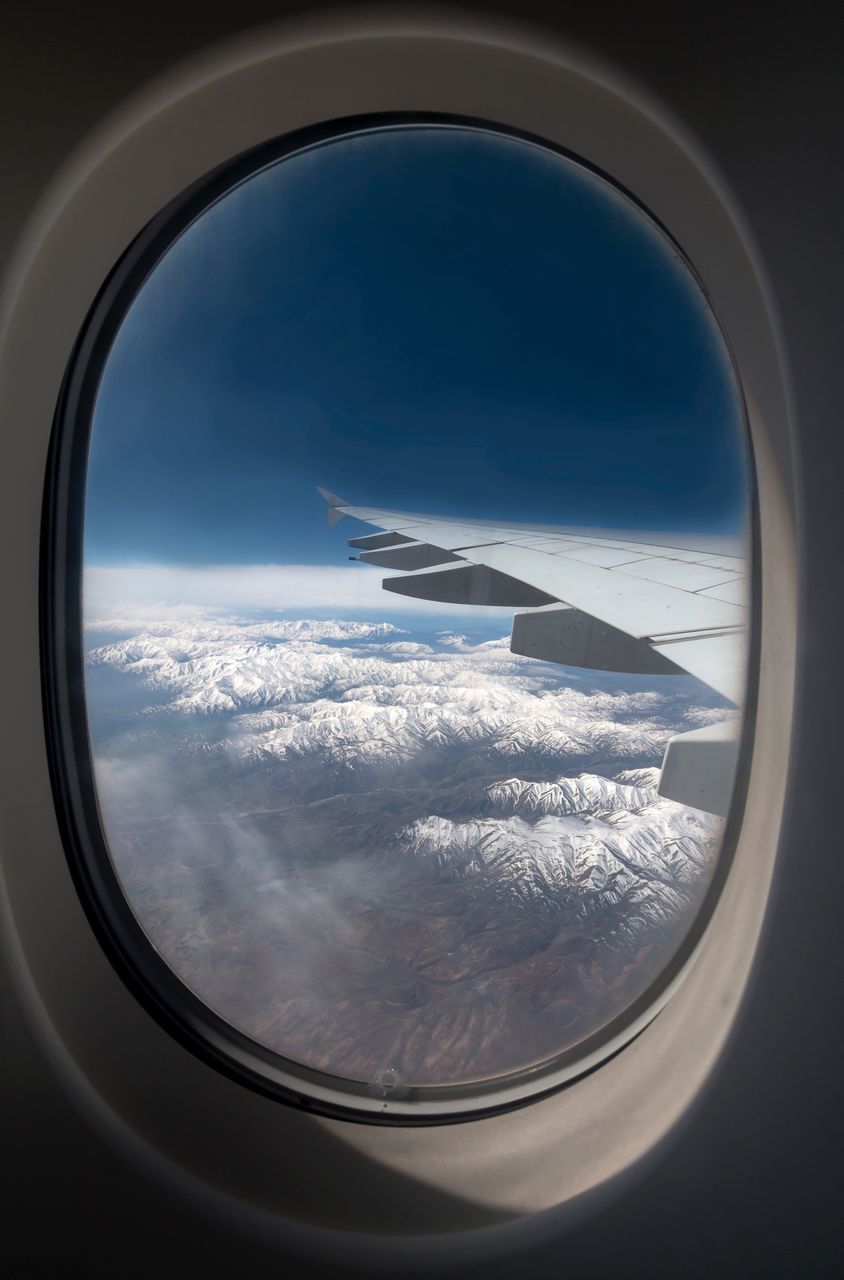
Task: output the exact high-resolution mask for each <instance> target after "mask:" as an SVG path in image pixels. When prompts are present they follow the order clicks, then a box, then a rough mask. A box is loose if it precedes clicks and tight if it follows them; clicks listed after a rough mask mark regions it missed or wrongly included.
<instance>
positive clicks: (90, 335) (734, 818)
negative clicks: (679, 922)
mask: <svg viewBox="0 0 844 1280" xmlns="http://www.w3.org/2000/svg"><path fill="white" fill-rule="evenodd" d="M414 126H418V127H425V126H427V127H443V128H449V127H455V128H472V129H481V130H484V131H487V132H493V133H498V134H501V135H504V136H510V137H515V138H519V139H521V140H522V141H525V142H529V143H531V144H533V145H537V146H539V147H542V148H544V149H545V150H549V151H551V152H553V153H557V154H559V155H562V156H564V157H566V158H567V159H569V160H571V161H573V162H575V163H577V164H578V165H580V166H581V167H583V168H585V169H586V170H588V171H589V172H591V173H593V174H594V175H596V176H597V177H598V178H600V179H601V180H602V181H604V182H606V183H608V184H609V185H610V186H611V187H612V188H613V189H614V190H617V191H621V192H622V194H623V195H625V196H626V197H627V199H628V200H630V201H631V202H632V203H633V204H634V205H635V206H636V207H637V208H638V209H639V210H640V211H641V212H642V213H643V215H644V216H646V217H647V218H648V219H649V220H650V221H651V222H652V223H653V224H654V225H655V226H657V228H658V229H659V230H660V232H661V233H662V234H663V235H664V236H665V237H666V238H667V239H668V242H669V243H670V245H671V247H672V248H673V250H674V251H675V253H677V254H678V256H679V257H680V258H681V260H682V261H683V263H684V265H685V267H686V269H687V270H689V271H690V272H691V274H692V276H693V278H694V279H695V281H696V282H697V285H698V288H699V289H700V291H701V293H702V296H703V298H704V300H705V301H706V303H707V304H708V306H709V309H710V313H711V315H712V317H713V319H714V322H715V324H716V325H717V326H718V328H719V330H720V332H721V335H722V339H723V341H724V344H725V347H726V349H727V351H728V352H729V353H730V358H731V362H732V367H733V375H734V378H735V384H736V388H737V393H738V395H739V396H740V398H741V407H742V416H743V419H744V423H745V433H744V434H745V441H746V445H747V450H748V476H749V484H750V500H751V524H752V528H751V531H750V542H751V548H750V550H751V566H752V572H751V608H750V625H749V638H750V643H749V654H748V679H747V692H746V699H745V705H744V709H743V722H742V735H741V742H740V749H739V763H738V768H737V773H736V787H735V791H734V795H733V800H732V804H731V808H730V813H729V816H728V819H727V823H726V826H725V831H724V835H723V838H722V844H721V848H720V851H719V854H718V857H717V861H716V865H715V871H714V874H713V876H712V880H711V882H710V885H709V887H708V889H707V891H706V893H705V896H704V899H703V901H702V903H701V905H700V907H699V909H698V911H697V914H696V916H695V917H694V919H693V921H692V923H691V925H690V927H689V929H688V930H687V933H686V935H685V937H684V939H683V941H682V943H681V944H680V946H679V948H678V950H677V952H676V953H675V955H674V956H673V957H672V959H671V960H670V961H669V963H668V964H667V965H666V967H665V969H663V970H662V971H661V972H660V974H659V975H658V976H657V978H655V979H654V980H653V982H652V983H651V984H650V985H649V987H648V988H647V989H646V990H645V991H644V992H643V993H642V994H641V996H639V997H638V998H637V999H636V1000H635V1001H633V1002H632V1003H631V1004H630V1005H629V1006H628V1007H627V1008H626V1009H625V1010H623V1011H622V1012H621V1013H620V1014H618V1015H617V1016H616V1017H615V1018H614V1019H613V1020H612V1021H611V1022H610V1023H608V1024H607V1025H606V1026H605V1027H603V1028H601V1029H600V1030H599V1031H597V1032H595V1033H593V1035H592V1036H590V1037H587V1038H586V1039H585V1040H584V1041H582V1042H581V1043H580V1044H578V1045H575V1046H574V1047H572V1048H571V1049H569V1050H566V1051H564V1052H563V1053H561V1054H559V1055H556V1056H555V1057H554V1058H552V1059H549V1060H547V1061H546V1062H545V1063H543V1064H541V1065H540V1066H537V1067H533V1068H527V1069H523V1070H521V1071H517V1072H513V1073H510V1074H508V1075H506V1076H501V1077H498V1078H496V1079H494V1080H491V1081H488V1082H483V1083H478V1084H471V1085H457V1086H425V1087H423V1088H419V1089H414V1090H409V1091H406V1092H403V1093H399V1094H397V1095H396V1096H392V1097H391V1096H386V1097H385V1096H383V1094H380V1095H379V1093H378V1092H373V1090H371V1089H370V1088H368V1087H367V1086H366V1085H364V1084H361V1085H358V1084H357V1082H354V1081H347V1080H344V1079H339V1078H335V1077H331V1076H328V1075H327V1074H326V1073H322V1072H317V1071H314V1070H312V1069H310V1068H308V1067H306V1066H304V1065H303V1064H299V1063H295V1062H293V1061H292V1060H288V1059H285V1058H283V1057H281V1056H280V1055H278V1054H276V1053H274V1052H273V1051H272V1050H269V1049H266V1048H265V1047H264V1046H262V1045H260V1044H258V1043H257V1042H256V1041H253V1040H252V1039H251V1038H249V1037H248V1036H246V1035H245V1034H244V1033H243V1032H241V1031H239V1030H238V1029H237V1028H236V1027H234V1026H233V1025H232V1024H230V1023H228V1022H227V1021H225V1020H224V1019H223V1018H222V1017H220V1016H219V1015H218V1014H216V1013H215V1012H214V1011H213V1010H212V1009H210V1008H209V1007H208V1006H207V1005H205V1004H204V1002H203V1001H201V1000H200V999H199V997H197V996H196V995H194V993H193V992H191V991H190V989H189V988H188V987H186V986H185V984H184V983H182V981H181V979H179V978H178V977H177V976H176V974H175V973H174V971H173V970H172V969H170V967H169V965H167V963H166V961H164V960H163V958H162V957H161V956H160V955H159V953H158V952H157V951H156V950H155V948H154V947H153V945H152V943H151V942H150V941H149V939H148V938H147V936H146V934H145V933H144V931H143V930H142V928H141V926H140V924H139V922H138V921H137V919H136V917H135V915H134V913H133V911H132V909H131V906H130V904H129V902H128V899H127V898H126V896H125V894H124V892H123V890H122V888H121V886H120V884H119V881H118V877H117V874H116V871H115V870H114V867H113V865H112V862H111V857H110V854H109V852H108V846H107V841H106V838H105V834H104V832H103V830H102V825H101V823H100V820H99V814H98V811H97V805H96V792H95V786H94V773H93V766H92V761H91V754H90V744H89V739H88V733H87V717H86V712H85V687H84V673H83V657H84V654H83V643H82V618H81V602H82V594H81V572H82V534H83V522H84V503H83V501H82V496H83V495H84V487H85V480H86V467H87V451H88V439H89V434H90V426H91V419H92V415H93V408H94V401H95V397H96V391H97V386H98V383H99V378H100V374H101V370H102V367H103V364H104V362H105V360H106V358H107V355H108V351H109V349H110V346H111V342H112V340H113V337H114V334H115V333H116V330H117V328H118V326H119V324H120V323H121V321H122V318H123V316H124V315H125V313H126V311H127V309H128V307H129V306H130V305H131V303H132V300H133V299H134V297H135V296H136V294H137V292H138V290H139V289H140V288H141V287H142V285H143V282H144V280H145V279H146V278H147V277H148V275H149V273H150V272H151V271H152V270H153V269H154V266H155V264H156V263H157V262H158V261H159V259H160V258H161V256H162V255H163V253H164V252H166V250H167V248H168V247H169V245H170V244H172V242H173V241H174V240H175V239H176V237H177V236H178V235H179V234H180V233H181V232H182V231H183V230H184V229H185V228H186V227H187V226H188V225H190V223H192V222H193V221H194V220H195V219H196V218H197V217H199V216H200V215H201V214H202V212H203V211H204V210H205V209H207V208H208V207H209V206H210V205H211V204H212V203H214V202H215V201H216V200H217V199H219V198H220V197H222V196H224V195H225V194H226V193H227V192H228V191H230V190H231V189H232V188H233V187H235V186H236V185H238V184H239V183H240V182H242V181H244V180H246V179H247V178H249V177H250V176H252V175H253V174H255V173H256V172H258V171H260V170H261V169H263V168H265V167H267V166H268V165H272V164H275V163H276V162H278V161H279V160H282V159H283V158H284V157H285V156H288V155H291V154H293V153H294V152H296V151H299V150H302V149H305V148H310V147H313V146H314V145H319V144H321V143H325V142H330V141H331V140H333V139H336V138H337V137H341V136H343V135H349V134H353V133H360V132H361V131H363V130H373V129H374V130H383V129H385V128H402V127H414ZM759 547H760V532H759V513H758V502H757V494H756V470H755V465H754V461H753V457H752V436H751V431H750V426H749V422H748V415H747V410H746V405H745V404H744V399H743V392H742V382H741V378H740V374H739V369H738V367H737V364H736V361H735V359H734V358H733V356H732V352H731V348H730V344H729V340H728V338H727V335H726V334H725V332H724V326H723V325H722V324H721V322H720V320H719V318H718V315H717V311H716V309H715V307H714V305H713V301H712V299H711V298H710V297H709V296H708V294H707V291H706V288H705V286H704V284H703V281H702V280H701V277H700V275H699V273H698V272H697V271H696V270H695V268H694V266H693V264H692V263H691V262H690V261H689V258H688V256H687V254H686V253H685V252H684V251H683V248H682V246H680V245H678V244H677V242H676V240H675V239H674V238H673V237H672V236H671V234H670V232H669V231H668V230H667V228H666V227H665V226H663V225H662V224H661V223H660V222H659V220H658V219H657V218H656V217H655V216H654V215H653V213H652V212H651V211H650V210H649V209H648V208H647V207H646V206H645V205H644V204H643V202H642V201H640V200H638V199H637V198H636V196H635V195H634V194H632V193H631V192H630V191H628V190H627V189H626V188H624V187H623V186H622V185H621V184H620V183H619V182H617V181H616V180H615V179H614V178H613V177H610V176H609V175H608V174H607V173H605V172H604V171H603V170H601V169H600V168H599V167H598V166H597V165H593V164H591V163H589V162H588V161H586V160H584V159H583V158H582V157H580V156H578V155H577V154H575V153H574V152H572V151H570V150H568V149H566V148H564V147H562V146H561V145H559V144H557V143H554V142H552V141H550V140H548V139H546V138H544V137H540V136H538V135H536V134H532V133H529V132H528V131H524V130H521V129H518V128H515V127H514V126H512V125H508V124H501V123H498V122H493V121H490V120H488V119H482V118H477V117H470V116H461V115H454V114H450V113H445V112H400V111H395V112H388V113H376V112H373V113H366V114H363V115H358V116H349V117H341V118H338V119H334V120H331V121H326V122H323V123H319V124H316V125H310V126H308V127H306V128H304V129H299V130H294V131H291V132H289V133H287V134H283V135H281V136H279V137H277V138H273V139H271V140H270V141H268V142H264V143H262V144H260V145H259V146H257V147H253V148H250V149H249V150H247V151H245V152H242V153H240V154H239V155H238V156H236V157H235V158H234V159H233V160H231V161H228V162H225V163H224V164H222V165H221V166H220V167H219V168H217V169H216V170H214V171H213V172H212V173H211V174H209V175H206V176H205V177H202V178H200V179H198V180H197V181H196V182H195V183H193V184H192V185H191V186H190V187H189V188H188V189H187V190H186V191H185V192H184V193H182V194H181V195H179V196H177V197H176V198H175V199H174V200H172V201H171V202H170V203H169V204H168V205H167V206H166V207H165V208H164V209H163V210H162V211H161V212H160V213H159V214H158V215H157V216H156V217H154V218H153V219H152V221H151V222H149V223H148V224H147V226H146V227H145V228H144V229H143V230H142V231H141V232H140V234H139V235H138V236H137V237H136V238H135V239H134V241H133V242H132V243H131V244H130V245H129V247H128V248H127V249H126V251H125V253H124V254H123V256H122V257H121V259H120V260H119V262H118V263H117V264H116V265H115V267H114V268H113V270H112V271H111V273H110V275H109V276H108V278H107V280H106V281H105V283H104V285H103V287H102V288H101V290H100V292H99V294H98V296H97V298H96V300H95V301H94V304H93V306H92V308H91V310H90V312H89V315H88V317H87V319H86V322H85V325H84V326H83V329H82V332H81V333H80V336H79V339H78V341H77V343H76V346H75V348H74V352H73V355H72V357H71V360H70V363H69V365H68V369H67V373H66V376H65V379H64V382H63V386H62V391H61V395H60V399H59V404H58V407H57V411H56V417H55V422H54V427H53V434H52V442H51V449H50V459H49V466H48V473H47V484H46V488H45V496H44V508H43V524H42V558H41V568H42V575H41V644H42V673H43V695H44V708H45V727H46V734H47V742H48V751H49V759H50V768H51V776H52V782H53V788H54V794H55V799H56V810H57V813H58V815H59V821H60V823H61V826H62V834H63V839H64V844H65V848H66V850H67V854H68V860H69V864H70V868H71V873H72V876H73V879H74V882H75V884H76V887H77V891H78V892H79V895H80V898H81V901H82V903H83V906H84V909H85V911H86V913H87V915H88V918H89V920H90V923H91V925H92V927H93V928H94V931H95V933H96V935H97V937H98V939H99V941H100V943H101V945H102V946H103V948H104V949H105V951H106V953H107V955H108V957H109V959H110V961H111V963H112V964H113V965H114V966H115V968H116V969H117V971H118V973H119V974H120V976H121V978H122V980H123V981H124V982H125V983H126V984H127V986H128V987H129V988H130V990H131V991H132V992H133V994H134V995H135V996H136V997H137V998H138V999H139V1000H140V1002H141V1003H142V1004H143V1006H144V1007H145V1008H146V1009H147V1010H148V1012H150V1013H151V1014H152V1015H153V1017H154V1018H155V1019H156V1020H157V1021H158V1023H159V1024H160V1025H161V1026H162V1027H164V1028H165V1029H166V1030H167V1031H168V1032H169V1033H170V1034H171V1035H173V1036H174V1037H175V1038H176V1039H177V1040H178V1041H179V1042H180V1043H182V1044H183V1045H185V1046H186V1047H187V1048H189V1049H190V1050H191V1051H192V1052H193V1053H195V1054H197V1055H198V1056H199V1057H200V1058H201V1059H202V1060H203V1061H205V1062H207V1063H209V1064H210V1065H212V1066H214V1067H215V1068H216V1069H217V1070H220V1071H222V1072H223V1073H224V1074H226V1075H227V1076H229V1077H230V1078H233V1079H235V1080H238V1081H240V1082H242V1083H244V1084H246V1085H248V1086H249V1087H250V1088H252V1089H254V1090H257V1091H258V1092H259V1093H262V1094H265V1095H268V1096H271V1097H273V1098H277V1099H280V1100H282V1101H284V1102H286V1103H289V1104H292V1105H294V1106H297V1107H299V1108H302V1109H304V1110H307V1111H312V1112H315V1113H317V1114H320V1115H323V1116H326V1117H331V1118H335V1119H341V1120H346V1121H348V1120H353V1121H360V1122H364V1123H376V1124H388V1125H390V1124H392V1125H401V1126H408V1125H423V1126H424V1125H438V1124H448V1123H454V1122H460V1121H466V1120H471V1119H481V1118H484V1117H487V1116H491V1115H495V1114H499V1113H502V1112H506V1111H509V1110H512V1109H514V1108H518V1107H522V1106H525V1105H528V1104H529V1103H533V1102H535V1101H538V1100H539V1099H542V1098H545V1097H548V1096H550V1095H552V1094H554V1093H556V1092H557V1091H559V1090H561V1089H563V1088H565V1087H566V1086H568V1085H570V1084H572V1083H573V1082H574V1081H576V1080H577V1079H579V1078H581V1077H582V1076H583V1075H585V1074H587V1073H589V1072H591V1071H594V1070H595V1069H596V1068H597V1067H599V1066H600V1065H601V1064H602V1063H604V1062H605V1061H607V1060H608V1059H609V1058H610V1057H612V1056H614V1055H615V1054H617V1053H619V1052H620V1051H621V1050H623V1048H624V1047H625V1046H626V1045H627V1044H629V1043H630V1041H631V1040H632V1039H634V1038H635V1037H636V1036H637V1035H638V1034H639V1033H640V1032H641V1031H642V1030H643V1029H644V1028H645V1027H646V1026H647V1025H648V1023H649V1022H650V1021H651V1020H652V1019H653V1018H654V1017H656V1015H657V1014H658V1013H659V1012H660V1011H661V1010H662V1009H663V1008H664V1006H665V1004H666V1002H667V1001H668V1000H669V999H670V997H671V995H672V993H673V992H674V990H675V989H676V988H677V986H678V985H679V983H680V982H681V981H682V979H683V978H684V977H685V975H686V973H687V972H688V969H689V967H690V965H691V964H692V963H693V961H694V956H695V953H696V951H697V949H698V946H699V944H700V941H701V939H702V937H703V935H704V933H705V931H706V928H707V926H708V923H709V921H710V919H711V917H712V914H713V912H714V910H715V907H716V905H717V903H718V901H719V899H720V896H721V893H722V891H723V888H724V884H725V882H726V879H727V876H728V873H729V870H730V867H731V865H732V862H733V857H734V854H735V849H736V845H737V841H738V836H739V833H740V830H741V827H742V821H743V812H744V802H745V796H746V790H747V781H748V777H749V763H750V759H751V752H752V744H753V739H754V732H755V709H756V696H757V687H758V676H759V633H760V627H759V611H760V573H759V567H760V566H759ZM335 1080H337V1081H338V1083H337V1084H336V1085H335V1084H334V1083H333V1082H334V1081H335Z"/></svg>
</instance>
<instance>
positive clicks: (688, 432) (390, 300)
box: [86, 128, 747, 563]
mask: <svg viewBox="0 0 844 1280" xmlns="http://www.w3.org/2000/svg"><path fill="white" fill-rule="evenodd" d="M746 483H747V482H746V474H745V464H744V460H743V443H742V427H741V423H740V414H739V409H738V405H737V401H736V393H735V389H734V387H733V384H732V381H731V374H730V372H729V367H728V363H727V360H726V357H725V355H724V352H723V350H722V347H721V344H720V339H719V338H718V337H717V334H716V331H715V328H714V325H713V322H712V320H711V318H710V316H709V313H708V311H707V309H706V307H705V304H703V302H702V299H701V296H700V293H699V291H698V289H697V286H696V285H695V284H694V282H693V281H692V279H691V277H690V276H689V273H688V272H687V271H686V269H685V268H684V267H682V266H681V265H680V263H679V262H678V260H677V258H676V256H675V255H674V253H673V252H672V250H671V249H670V248H669V246H668V244H667V242H666V241H665V239H664V238H663V237H662V236H661V234H660V233H658V232H657V231H655V230H654V229H653V228H652V226H651V225H650V224H649V222H648V221H647V220H646V219H645V218H643V217H642V215H641V214H640V213H638V211H636V210H635V209H634V208H633V207H632V206H631V205H630V204H629V203H628V202H627V201H626V200H625V199H624V198H623V197H621V196H619V195H618V194H617V193H616V192H615V191H613V190H612V189H611V188H609V187H608V186H607V185H605V184H604V183H602V182H601V181H600V180H599V179H597V178H595V177H593V176H592V175H590V174H588V173H586V172H585V171H583V170H581V169H579V168H578V167H577V166H576V165H574V164H572V163H571V162H568V161H566V160H563V159H561V158H559V157H556V156H553V155H551V154H550V153H548V152H545V151H543V150H541V149H539V148H536V147H531V146H529V145H527V144H525V143H522V142H518V141H514V140H510V139H502V138H501V137H495V136H490V135H485V134H482V133H478V132H470V131H466V130H440V129H430V128H428V129H424V130H423V129H414V130H407V129H404V130H400V131H391V132H381V133H378V134H369V135H364V136H359V137H356V138H351V139H346V140H343V141H340V142H334V143H331V144H328V145H323V146H321V147H319V148H315V149H312V150H310V151H308V152H304V153H300V154H299V155H297V156H294V157H291V158H290V159H287V160H285V161H283V162H281V163H279V164H277V165H275V166H273V167H272V168H271V169H268V170H266V171H265V172H263V173H262V174H259V175H258V176H256V177H253V178H251V179H250V180H249V181H247V182H245V183H243V184H242V185H241V186H240V187H238V188H237V189H236V190H235V191H233V192H231V193H230V194H229V195H227V196H225V197H224V198H223V199H222V200H220V201H219V202H218V203H217V204H216V205H215V206H214V207H213V208H211V209H210V210H209V211H207V212H206V213H205V214H203V215H202V217H201V218H199V220H198V221H197V222H195V223H194V224H193V226H192V227H191V228H189V230H188V231H187V232H186V233H185V234H183V235H182V236H181V237H180V239H179V240H178V241H177V242H176V243H175V244H174V245H173V246H172V247H171V249H170V250H169V251H168V253H167V254H166V255H165V257H164V258H163V259H162V260H161V262H160V263H159V264H158V266H157V267H156V268H155V270H154V271H153V273H152V275H151V276H150V278H149V279H148V281H147V283H146V284H145V285H144V286H143V288H142V289H141V291H140V293H139V294H138V296H137V298H136V300H135V302H134V304H133V305H132V307H131V309H130V311H129V313H128V315H127V317H126V319H125V321H124V324H123V326H122V328H121V330H120V333H119V334H118V337H117V340H116V342H115V344H114V347H113V349H112V352H111V354H110V356H109V358H108V361H107V364H106V368H105V371H104V376H103V381H102V385H101V389H100V394H99V398H98V402H97V407H96V413H95V418H94V429H93V434H92V443H91V458H90V467H89V484H88V495H87V508H86V555H87V557H88V559H89V562H95V563H114V562H120V561H124V560H146V561H150V560H159V561H171V562H172V561H177V562H182V563H211V562H213V563H239V562H244V563H246V562H249V563H256V562H261V563H267V562H299V563H301V562H334V563H336V562H337V559H338V543H339V545H340V546H342V538H341V537H340V535H339V533H338V531H337V530H332V531H329V530H327V528H326V526H325V523H324V514H323V512H324V508H323V504H322V502H321V500H320V499H319V498H318V497H317V495H316V493H315V492H314V485H315V484H323V485H325V486H327V487H328V488H329V489H332V490H334V491H335V492H336V493H340V494H342V495H343V496H344V497H346V498H347V499H348V500H349V501H351V502H356V503H372V504H378V505H385V506H390V507H393V508H396V507H398V508H408V509H410V510H415V511H431V512H440V513H443V514H452V515H458V516H475V517H486V518H488V519H507V520H510V521H524V522H527V523H543V524H575V525H577V524H581V525H582V524H595V525H599V526H618V527H627V528H635V527H639V528H645V529H649V530H652V529H658V528H664V529H672V528H673V529H678V530H682V529H686V530H691V529H694V530H713V531H718V532H724V531H729V530H731V529H735V528H738V527H740V525H741V523H742V520H743V518H744V513H745V508H746V501H747V499H746ZM353 531H354V530H353V529H352V526H351V525H349V533H351V532H353ZM342 532H345V527H344V528H343V530H342Z"/></svg>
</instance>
